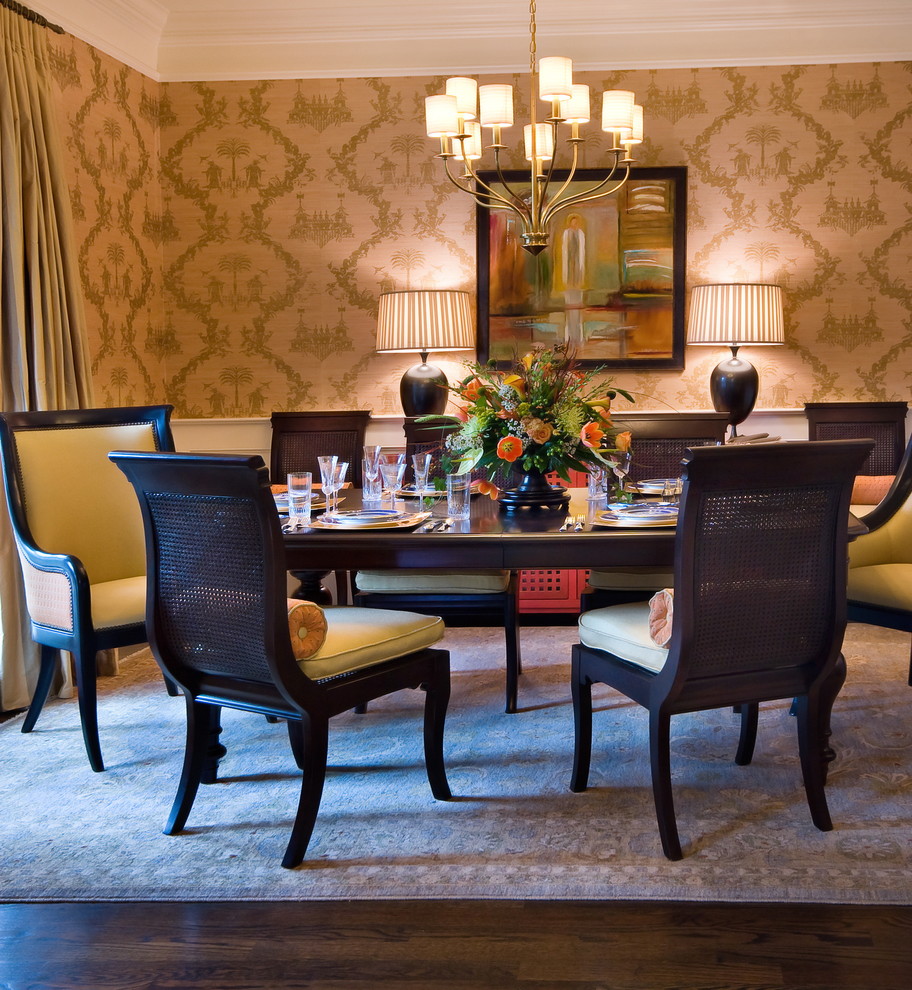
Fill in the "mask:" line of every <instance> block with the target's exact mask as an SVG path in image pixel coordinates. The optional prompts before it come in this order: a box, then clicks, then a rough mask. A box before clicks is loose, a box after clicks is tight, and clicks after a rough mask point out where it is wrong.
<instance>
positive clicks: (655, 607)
mask: <svg viewBox="0 0 912 990" xmlns="http://www.w3.org/2000/svg"><path fill="white" fill-rule="evenodd" d="M673 618H674V588H663V589H662V590H661V591H657V592H656V593H655V594H654V595H653V596H652V598H650V599H649V635H650V636H651V637H652V641H653V643H655V645H656V646H661V647H662V648H663V649H665V648H667V647H668V644H669V642H671V622H672V619H673Z"/></svg>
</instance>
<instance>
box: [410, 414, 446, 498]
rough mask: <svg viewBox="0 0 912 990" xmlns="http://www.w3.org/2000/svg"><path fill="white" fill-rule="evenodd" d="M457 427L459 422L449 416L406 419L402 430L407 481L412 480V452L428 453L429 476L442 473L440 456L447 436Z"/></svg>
mask: <svg viewBox="0 0 912 990" xmlns="http://www.w3.org/2000/svg"><path fill="white" fill-rule="evenodd" d="M458 429H459V423H457V422H454V420H453V419H452V417H450V416H435V417H433V418H421V419H417V418H414V417H411V418H408V419H406V421H405V423H404V424H403V430H404V432H405V455H406V467H405V479H406V481H407V482H409V483H410V482H411V481H412V480H413V471H412V455H413V454H430V455H431V458H432V460H431V473H430V475H429V477H431V478H435V477H441V476H442V475H443V471H442V469H441V465H440V458H441V456H442V455H443V454H444V453H445V452H446V440H447V437H448V436H450V435H451V434H453V433H455V432H456V431H457V430H458Z"/></svg>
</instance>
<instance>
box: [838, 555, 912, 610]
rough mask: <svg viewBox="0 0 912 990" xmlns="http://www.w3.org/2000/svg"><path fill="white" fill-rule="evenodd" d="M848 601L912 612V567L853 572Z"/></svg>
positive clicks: (854, 569) (879, 566)
mask: <svg viewBox="0 0 912 990" xmlns="http://www.w3.org/2000/svg"><path fill="white" fill-rule="evenodd" d="M849 601H850V602H869V603H870V604H871V605H880V606H882V607H884V608H898V609H903V610H905V611H912V564H871V565H869V566H867V567H852V568H850V570H849Z"/></svg>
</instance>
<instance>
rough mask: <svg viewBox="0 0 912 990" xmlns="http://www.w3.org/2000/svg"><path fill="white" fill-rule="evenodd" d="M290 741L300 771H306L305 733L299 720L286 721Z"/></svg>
mask: <svg viewBox="0 0 912 990" xmlns="http://www.w3.org/2000/svg"><path fill="white" fill-rule="evenodd" d="M285 724H286V726H287V727H288V741H289V743H291V753H292V756H294V760H295V765H296V766H297V768H298V769H299V770H303V769H304V733H303V731H302V729H301V722H300V720H299V719H296V718H290V719H288V720H287V721H286V723H285Z"/></svg>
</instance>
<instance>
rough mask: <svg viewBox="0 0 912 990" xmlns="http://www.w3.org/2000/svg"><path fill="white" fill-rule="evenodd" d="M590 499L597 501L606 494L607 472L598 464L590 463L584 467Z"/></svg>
mask: <svg viewBox="0 0 912 990" xmlns="http://www.w3.org/2000/svg"><path fill="white" fill-rule="evenodd" d="M586 476H587V484H588V488H589V494H588V495H587V496H586V497H587V498H588V499H589V500H590V501H592V502H597V501H598V500H599V499H603V498H605V496H606V495H607V494H608V472H607V471H606V470H605V469H604V468H603V467H602V466H601V465H599V464H590V465H589V467H588V468H587V469H586Z"/></svg>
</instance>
